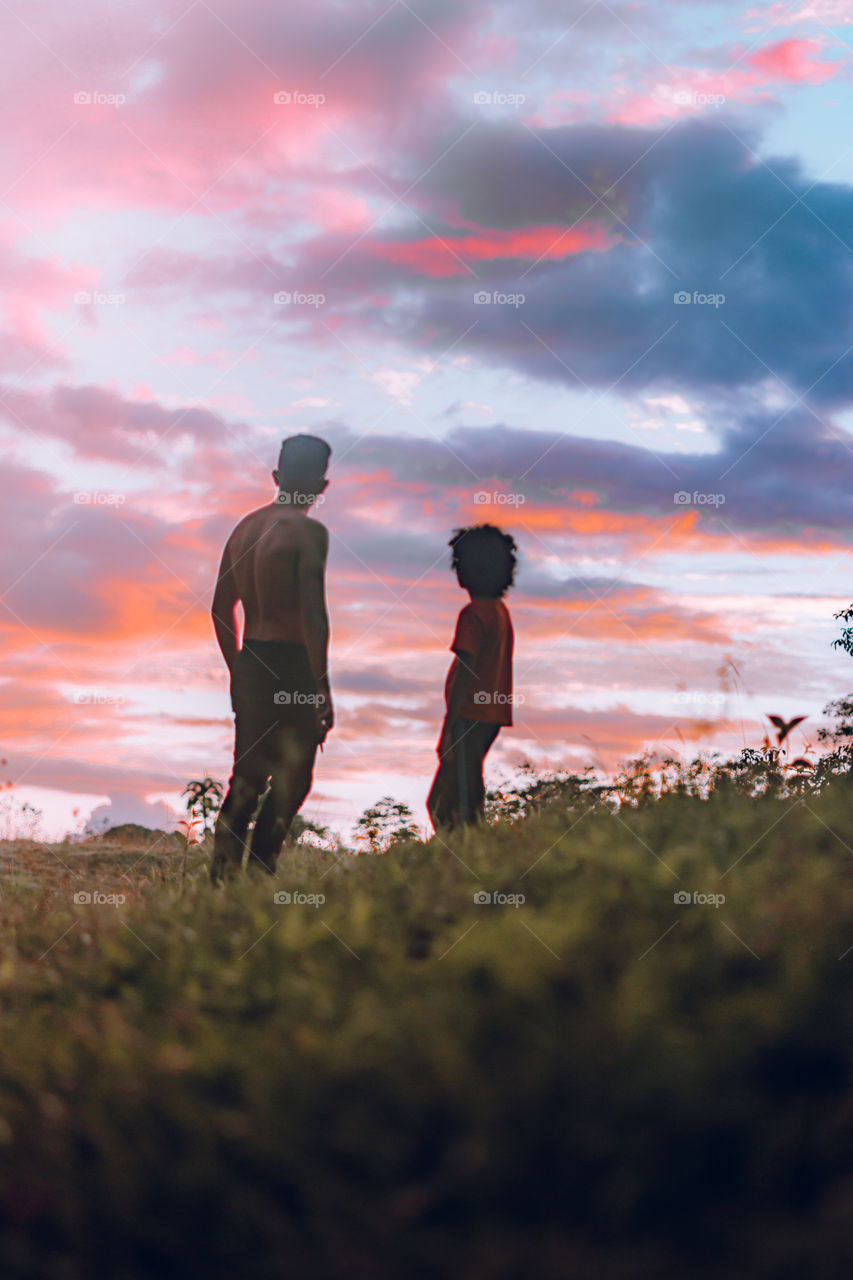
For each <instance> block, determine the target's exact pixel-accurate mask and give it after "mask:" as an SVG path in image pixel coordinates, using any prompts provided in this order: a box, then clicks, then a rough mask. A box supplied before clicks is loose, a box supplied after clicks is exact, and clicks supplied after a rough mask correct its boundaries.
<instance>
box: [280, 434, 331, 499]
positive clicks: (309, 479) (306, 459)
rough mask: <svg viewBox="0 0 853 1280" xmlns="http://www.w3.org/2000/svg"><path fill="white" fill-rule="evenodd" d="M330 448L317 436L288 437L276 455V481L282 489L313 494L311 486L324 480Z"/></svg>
mask: <svg viewBox="0 0 853 1280" xmlns="http://www.w3.org/2000/svg"><path fill="white" fill-rule="evenodd" d="M331 452H332V450H331V447H330V446H329V445H328V444H326V441H325V440H321V439H320V437H319V436H308V435H299V436H288V437H287V439H286V440H283V441H282V443H281V449H280V451H279V455H278V479H279V485H280V487H281V488H282V489H288V490H298V491H300V492H303V493H305V492H313V490H312V489H311V486H312V485H314V484H318V483H319V482H320V481H321V480H323V479H324V478H325V475H326V468H327V467H328V465H329V457H330V455H331Z"/></svg>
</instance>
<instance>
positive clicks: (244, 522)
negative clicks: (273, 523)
mask: <svg viewBox="0 0 853 1280" xmlns="http://www.w3.org/2000/svg"><path fill="white" fill-rule="evenodd" d="M268 511H269V506H266V507H256V508H255V510H254V511H250V512H249V513H248V515H245V516H243V517H242V519H240V520H238V521H237V523H236V524H235V526H234V528H233V529H232V530H231V533H230V534H229V537H228V541H229V542H230V541H231V539H232V538H233V537H235V535H239V534H241V533H244V532H246V531H247V530H249V529H252V528H254V526H255V525H257V524H261V523H262V522H263V521H264V520H265V518H266V513H267V512H268Z"/></svg>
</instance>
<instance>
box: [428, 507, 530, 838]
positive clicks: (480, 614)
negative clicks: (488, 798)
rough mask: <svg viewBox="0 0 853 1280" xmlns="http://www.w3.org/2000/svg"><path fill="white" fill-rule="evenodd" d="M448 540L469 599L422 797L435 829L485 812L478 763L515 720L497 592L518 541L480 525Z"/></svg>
mask: <svg viewBox="0 0 853 1280" xmlns="http://www.w3.org/2000/svg"><path fill="white" fill-rule="evenodd" d="M449 545H450V547H451V549H452V552H453V555H452V559H451V568H453V569H455V571H456V577H457V578H458V580H459V585H460V587H463V588H464V589H465V590H466V591H467V592H468V594H469V596H470V597H471V603H470V604H466V605H465V607H464V609H463V610H462V612H461V613H460V614H459V618H458V620H457V623H456V633H455V635H454V637H453V643H452V644H451V646H450V648H451V651H452V652H453V653H454V654H455V655H456V657H455V659H454V661H453V664H452V666H451V668H450V671H449V672H448V675H447V681H446V683H445V686H444V697H445V702H446V704H447V713H446V715H445V717H444V724H443V725H442V729H441V738H440V740H439V743H438V748H437V751H438V758H439V762H440V763H439V766H438V772H437V773H436V775H435V779H434V781H433V784H432V789H431V790H430V793H429V797H428V799H427V809H428V811H429V816H430V818H431V819H432V824H433V826H434V827H435V828H436V829H438V827H440V826H442V827H458V826H465V825H469V824H471V823H474V822H476V821H477V819H478V818H481V817H482V816H483V809H484V802H485V787H484V785H483V761H484V760H485V758H486V753H487V752H488V750H489V747H491V745H492V743H493V742H494V740H495V738H496V737H497V736H498V734H499V732H500V730H501V726H502V725H511V724H512V644H513V632H512V622H511V621H510V616H509V611H508V610H507V607H506V605H505V604H504V603H503V600H502V599H501V597H502V596H503V595H504V594H505V592H506V591H507V590H508V588H509V587H511V586H512V582H513V578H514V576H515V564H516V556H515V552H516V546H515V540H514V539H513V538H512V537H511V536H510V535H509V534H508V533H502V532H501V530H500V529H497V528H495V526H494V525H491V524H481V525H473V526H471V527H470V528H468V529H457V530H456V532H455V533H454V535H453V537H452V538H451V539H450V543H449Z"/></svg>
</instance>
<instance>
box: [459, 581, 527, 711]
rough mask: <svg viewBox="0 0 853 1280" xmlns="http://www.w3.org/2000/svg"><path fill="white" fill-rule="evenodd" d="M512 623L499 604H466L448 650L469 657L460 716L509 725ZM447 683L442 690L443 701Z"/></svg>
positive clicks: (495, 601) (480, 599)
mask: <svg viewBox="0 0 853 1280" xmlns="http://www.w3.org/2000/svg"><path fill="white" fill-rule="evenodd" d="M512 642H513V634H512V622H511V621H510V616H509V610H508V609H507V607H506V605H505V604H504V602H503V601H502V600H487V599H485V598H482V597H478V598H476V599H474V600H472V601H471V603H470V604H466V606H465V608H464V609H463V610H462V612H461V613H460V614H459V617H458V619H457V621H456V634H455V635H454V637H453V643H452V644H451V646H450V648H451V651H452V652H453V653H455V654H457V655H458V654H460V653H470V654H471V655H472V656H473V659H474V672H475V675H474V680H473V682H472V685H471V688H470V690H469V692H468V697H467V698H466V700H465V702H464V703H463V706H462V710H461V712H460V714H461V715H462V716H464V717H465V718H466V719H468V720H485V721H486V722H487V723H488V724H501V725H509V724H512ZM449 682H450V675H449V673H448V678H447V681H446V682H445V686H444V696H445V701H446V700H447V691H448V686H449Z"/></svg>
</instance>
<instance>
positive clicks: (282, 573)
mask: <svg viewBox="0 0 853 1280" xmlns="http://www.w3.org/2000/svg"><path fill="white" fill-rule="evenodd" d="M330 454H331V449H330V448H329V446H328V444H326V442H325V440H320V439H318V437H317V436H308V435H298V436H290V437H289V439H287V440H285V441H284V442H283V444H282V446H281V452H280V454H279V459H278V468H277V469H276V470H275V471H273V473H272V477H273V480H274V481H275V483H276V484H277V485H278V489H279V492H278V495H277V497H276V499H275V501H274V502H271V503H269V505H268V506H265V507H260V508H259V509H258V510H257V511H253V512H251V514H250V515H248V516H246V517H245V518H244V519H243V520H241V521H240V523H239V524H238V525H237V526H236V528H235V529H234V531H233V532H232V534H231V536H230V537H229V539H228V541H227V543H226V544H225V550H224V552H223V554H222V562H221V564H220V566H219V577H218V580H217V583H216V590H215V593H214V596H213V603H212V605H211V616H212V618H213V626H214V630H215V631H216V639H217V641H218V643H219V647H220V649H221V650H222V656H223V658H224V659H225V662H226V664H227V666H228V670H229V671H230V673H231V706H232V708H233V711H234V722H235V734H234V771H233V773H232V775H231V779H230V781H229V786H228V794H227V795H226V797H225V800H224V801H223V804H222V808H221V810H220V812H219V817H218V819H217V823H216V831H215V837H214V849H213V857H212V860H211V865H210V876H211V880H212V881H213V883H214V884H218V883H220V882H221V881H222V879H223V878H225V877H226V876H231V875H234V874H236V873H237V872H238V871H239V870H240V867H241V864H242V857H243V846H244V842H245V839H246V833H247V831H248V826H249V823H250V821H251V819H252V814H253V813H254V811H255V809H256V808H257V804H258V800H259V798H260V796H261V794H262V793H263V792H264V791H265V790H266V787H267V782H269V791H268V792H267V795H266V798H265V800H264V803H263V805H262V807H261V811H260V813H259V814H258V817H257V820H256V822H255V827H254V831H253V834H252V841H251V846H250V849H249V865H250V866H254V865H257V866H258V867H261V868H263V869H265V870H266V871H268V872H269V873H270V874H272V873H273V872H274V871H275V864H276V860H277V858H278V855H279V851H280V849H281V846H282V843H283V842H284V838H285V836H286V835H287V832H288V830H289V828H290V824H291V822H292V821H293V818H294V817H295V815H296V814H297V812H298V811H299V808H300V806H301V805H302V803H303V802H304V800H305V797H306V796H307V795H308V792H309V791H310V789H311V781H312V777H313V771H314V757H315V755H316V752H317V747H318V746H319V745H320V743H321V742H322V741H323V740H324V738H325V737H326V734H327V733H328V732H329V730H330V729H331V728H332V725H333V724H334V712H333V709H332V698H331V693H330V690H329V674H328V647H329V620H328V616H327V613H326V599H325V581H324V579H325V569H326V554H327V551H328V547H329V535H328V532H327V530H326V528H325V526H324V525H322V524H320V522H319V521H317V520H313V519H312V518H311V517H310V516H309V515H308V509H309V507H310V506H311V504H312V503H313V502H314V501H316V499H317V498H318V497H319V496H320V495H321V494H322V493H323V492H324V491H325V489H326V486H327V485H328V483H329V482H328V480H327V479H326V474H325V473H326V468H327V466H328V463H329V455H330ZM238 601H239V602H240V603H242V606H243V615H244V627H243V641H242V646H241V647H239V648H238V645H237V603H238Z"/></svg>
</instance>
